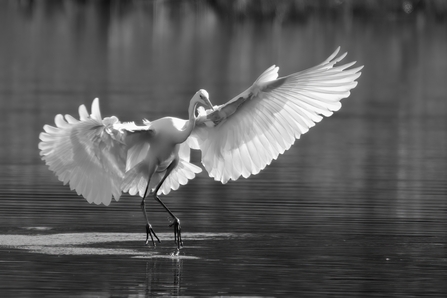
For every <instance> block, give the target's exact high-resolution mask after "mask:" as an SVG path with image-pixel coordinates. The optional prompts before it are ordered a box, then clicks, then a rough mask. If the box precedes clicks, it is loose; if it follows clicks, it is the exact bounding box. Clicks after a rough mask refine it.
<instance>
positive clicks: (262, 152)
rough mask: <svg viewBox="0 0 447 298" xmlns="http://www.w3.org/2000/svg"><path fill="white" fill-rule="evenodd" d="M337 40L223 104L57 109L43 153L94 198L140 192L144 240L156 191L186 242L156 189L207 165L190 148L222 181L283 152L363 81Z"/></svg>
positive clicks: (203, 99)
mask: <svg viewBox="0 0 447 298" xmlns="http://www.w3.org/2000/svg"><path fill="white" fill-rule="evenodd" d="M339 49H340V48H337V50H336V51H335V52H334V53H333V54H332V55H331V56H330V57H328V58H327V59H326V60H325V61H323V62H322V63H321V64H319V65H317V66H315V67H312V68H309V69H307V70H304V71H301V72H297V73H294V74H291V75H288V76H285V77H280V78H278V69H279V68H278V67H276V66H272V67H270V68H268V69H267V70H266V71H265V72H263V73H262V74H261V76H260V77H259V78H258V79H257V80H256V81H255V82H254V83H253V85H252V86H251V87H250V88H248V89H247V90H245V91H244V92H242V93H241V94H239V95H238V96H236V97H234V98H233V99H231V100H230V101H228V102H227V103H225V104H223V105H220V106H214V107H213V106H212V104H211V102H210V100H209V97H208V93H207V92H206V91H205V90H199V91H198V92H197V93H196V94H195V95H194V96H193V97H192V99H191V101H190V104H189V108H188V114H189V119H188V120H183V119H178V118H173V117H164V118H161V119H158V120H155V121H152V122H150V121H148V120H144V121H143V125H136V124H135V123H134V122H127V123H122V122H120V121H119V120H118V118H117V117H115V116H112V117H106V118H102V116H101V113H100V109H99V100H98V99H95V100H94V101H93V103H92V111H91V114H88V111H87V109H86V107H85V106H84V105H81V106H80V107H79V117H80V120H77V119H75V118H73V117H72V116H70V115H65V117H63V116H62V115H57V116H56V118H55V123H56V127H54V126H50V125H45V126H44V131H45V132H42V133H41V134H40V140H41V142H40V143H39V149H40V155H41V156H42V159H43V160H44V161H45V163H46V164H47V165H48V167H49V168H50V170H52V171H53V172H54V173H55V174H56V176H57V177H58V178H59V180H61V181H62V182H64V184H67V183H68V184H69V185H70V188H71V189H74V190H76V192H77V193H78V194H79V195H82V196H83V197H85V198H86V199H87V201H88V202H89V203H92V202H94V203H96V204H101V203H102V204H104V205H109V204H110V202H111V200H112V197H113V198H114V199H115V200H119V198H120V196H121V193H122V192H128V193H129V194H131V195H136V194H138V195H140V196H141V197H143V199H142V209H143V213H144V216H145V219H146V232H147V237H146V243H148V241H149V236H150V237H151V240H152V242H153V243H154V244H155V242H154V238H153V237H155V238H156V239H157V240H158V241H159V239H158V237H157V235H156V234H155V232H154V231H153V229H152V226H151V225H150V223H149V220H148V217H147V214H146V210H145V198H146V196H147V194H148V192H150V191H152V192H153V196H154V198H155V199H156V200H157V201H158V202H159V203H160V204H162V206H163V207H164V208H165V209H166V210H167V211H168V212H169V214H170V215H171V216H172V218H173V224H172V225H173V226H174V239H175V241H176V243H177V245H178V247H180V246H181V245H182V239H181V229H180V220H179V219H178V218H177V217H176V216H174V214H172V212H171V211H170V210H169V209H168V208H167V207H166V206H165V205H164V203H163V202H162V201H161V200H160V199H159V197H158V195H159V194H161V193H163V194H168V193H169V192H170V190H176V189H178V188H179V186H180V185H184V184H186V183H187V182H188V180H190V179H193V178H194V177H195V175H196V174H197V173H200V172H201V169H200V168H199V167H197V166H196V165H194V164H191V163H190V149H191V148H192V149H198V150H201V152H202V164H203V165H204V167H205V169H206V170H207V172H208V174H209V175H210V177H213V178H214V179H215V180H217V181H221V182H222V183H226V182H228V181H229V180H230V179H231V180H236V179H238V178H239V177H240V176H242V177H244V178H247V177H248V176H250V175H255V174H257V173H259V172H260V171H261V170H262V169H264V168H265V167H266V166H267V165H269V164H270V163H271V161H272V160H273V159H276V158H277V157H278V156H279V154H282V153H284V151H285V150H287V149H289V148H290V146H291V145H292V144H293V143H294V142H295V140H296V139H298V138H300V136H301V135H302V134H304V133H306V132H307V131H308V130H309V128H311V127H312V126H314V125H315V123H316V122H319V121H321V119H322V118H323V117H322V116H326V117H329V116H331V115H332V113H333V112H334V111H337V110H339V109H340V107H341V103H340V100H341V99H342V98H346V97H348V96H349V95H350V90H351V89H352V88H354V87H355V86H356V85H357V82H356V79H357V78H358V77H359V76H360V74H361V73H360V70H361V69H362V68H363V66H360V67H356V68H350V67H351V66H352V65H354V63H355V62H352V63H347V64H344V65H340V66H336V63H338V62H340V61H341V60H342V59H343V58H344V57H345V56H346V53H345V54H343V55H341V56H339V57H337V58H336V56H337V54H338V51H339Z"/></svg>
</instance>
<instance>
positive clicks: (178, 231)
mask: <svg viewBox="0 0 447 298" xmlns="http://www.w3.org/2000/svg"><path fill="white" fill-rule="evenodd" d="M154 199H155V200H157V202H159V203H160V205H162V206H163V208H165V210H166V211H168V213H169V215H171V216H172V218H173V219H174V222H173V223H172V224H170V225H169V226H170V227H172V226H174V241H175V243H177V248H178V249H180V247H182V246H183V241H182V228H181V226H180V219H178V217H177V216H175V215H174V213H172V212H171V210H169V208H168V207H166V205H165V204H164V203H163V202H162V201H161V200H160V198H159V197H158V196H157V193H156V192H155V194H154Z"/></svg>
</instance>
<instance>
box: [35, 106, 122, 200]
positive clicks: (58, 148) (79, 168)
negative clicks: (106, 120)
mask: <svg viewBox="0 0 447 298" xmlns="http://www.w3.org/2000/svg"><path fill="white" fill-rule="evenodd" d="M92 111H93V113H92V117H90V116H89V114H88V112H87V109H86V107H85V106H84V105H82V106H81V107H80V108H79V116H80V119H81V121H79V120H77V119H75V118H74V117H72V116H70V115H66V116H65V118H64V117H63V116H62V115H60V114H59V115H57V116H56V117H55V124H56V127H53V126H50V125H45V126H44V132H42V133H41V134H40V136H39V137H40V140H41V142H40V143H39V149H40V155H41V157H42V159H43V160H44V161H45V163H46V164H47V165H48V167H49V168H50V170H52V171H53V172H55V174H56V176H57V177H58V178H59V180H60V181H62V182H63V183H64V184H67V183H69V184H70V188H71V189H72V190H76V192H77V194H78V195H82V196H84V197H85V198H86V199H87V201H88V202H89V203H92V202H94V203H96V204H100V203H103V204H105V205H108V204H109V203H110V201H111V199H112V197H113V198H114V199H115V200H118V199H119V198H120V196H121V189H120V184H121V179H122V177H123V175H124V166H125V148H124V146H123V144H121V143H119V142H117V141H116V140H114V139H113V138H112V136H110V135H109V134H108V133H106V132H105V129H106V126H104V125H103V123H102V119H101V118H100V115H101V114H100V111H99V102H98V99H95V100H94V101H93V104H92Z"/></svg>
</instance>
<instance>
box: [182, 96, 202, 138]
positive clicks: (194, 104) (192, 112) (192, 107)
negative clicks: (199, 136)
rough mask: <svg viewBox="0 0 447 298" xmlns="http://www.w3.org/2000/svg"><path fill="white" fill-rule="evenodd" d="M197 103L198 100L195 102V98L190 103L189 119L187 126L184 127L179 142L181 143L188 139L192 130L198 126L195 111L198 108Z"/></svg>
mask: <svg viewBox="0 0 447 298" xmlns="http://www.w3.org/2000/svg"><path fill="white" fill-rule="evenodd" d="M197 105H198V102H195V101H193V100H192V101H191V102H190V103H189V108H188V114H189V117H188V118H189V119H188V121H186V123H185V126H184V127H183V129H182V135H181V137H180V139H181V142H179V143H183V142H184V141H186V139H187V138H188V137H189V135H190V134H191V133H192V130H193V129H194V127H195V126H196V115H195V111H196V109H197Z"/></svg>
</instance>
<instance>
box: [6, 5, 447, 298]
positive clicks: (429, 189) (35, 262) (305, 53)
mask: <svg viewBox="0 0 447 298" xmlns="http://www.w3.org/2000/svg"><path fill="white" fill-rule="evenodd" d="M8 3H9V4H8V5H5V4H2V5H3V7H2V8H3V9H1V10H0V22H1V24H0V39H1V40H2V46H0V110H1V112H2V117H1V120H0V131H1V136H2V137H1V146H0V164H1V167H2V171H1V173H0V293H1V294H2V295H1V296H2V297H3V296H4V297H17V296H23V297H34V296H37V295H44V296H54V297H60V296H67V295H70V296H73V297H76V296H80V297H109V296H131V297H132V296H151V295H155V296H161V295H173V296H176V295H179V296H181V295H242V296H243V295H256V296H282V295H284V296H286V295H287V294H288V295H290V294H291V293H294V294H296V295H302V296H304V297H322V296H325V295H333V296H340V297H347V296H354V297H365V296H378V297H384V296H395V297H410V296H418V295H420V296H429V295H432V296H443V295H445V294H446V293H447V287H446V286H445V281H444V280H445V277H446V275H447V274H446V273H447V250H446V245H447V185H446V181H447V172H446V169H447V98H446V94H447V85H446V84H445V82H446V78H447V59H445V58H446V56H445V53H447V29H446V28H447V27H446V26H445V22H444V23H443V22H437V21H434V20H432V19H430V18H427V17H425V16H423V15H411V16H408V17H405V18H399V19H393V18H381V19H378V20H376V19H361V18H352V19H347V18H341V17H334V18H324V17H319V16H315V17H312V18H308V19H306V20H303V21H300V22H290V21H288V22H284V23H281V22H277V21H272V22H271V21H260V20H256V21H254V20H234V19H232V18H228V17H225V16H222V15H219V14H218V13H216V11H215V10H213V9H212V8H211V7H208V6H197V7H196V6H192V7H191V6H188V5H186V6H184V7H183V8H182V9H173V8H172V5H165V4H163V3H164V2H155V3H158V4H156V5H153V6H149V9H148V7H147V6H144V7H143V8H138V7H131V8H128V10H125V11H123V10H119V9H118V8H116V7H115V8H113V7H112V9H111V10H110V11H107V12H105V11H104V10H102V8H103V7H100V6H98V5H92V4H89V5H88V4H86V5H84V6H79V5H73V6H70V5H68V4H67V3H71V2H64V3H65V4H64V5H38V4H35V5H31V6H29V7H28V6H26V5H25V6H16V5H11V3H12V2H8ZM67 5H68V6H67ZM30 7H31V8H32V9H31V8H30ZM338 45H341V46H342V50H345V51H348V52H349V54H348V58H347V59H348V60H357V61H358V63H359V64H360V65H365V69H364V71H363V74H362V76H361V77H360V79H359V85H358V87H357V88H356V89H355V90H353V92H352V94H351V97H350V98H349V99H346V100H344V101H343V104H344V106H343V108H342V109H341V111H339V112H338V113H336V114H334V115H333V116H332V117H331V118H329V119H325V120H323V121H322V123H320V124H318V125H317V126H316V127H315V128H312V129H311V131H310V132H309V133H308V134H306V135H303V136H302V138H301V139H300V140H299V141H297V142H296V144H295V145H294V146H293V147H292V148H291V149H290V150H289V151H287V152H286V154H284V155H282V156H280V158H279V159H278V160H277V161H274V162H273V163H272V164H271V165H270V166H269V167H267V168H266V169H265V170H264V171H263V172H262V173H260V174H259V175H257V176H253V177H250V178H249V179H247V180H245V179H241V180H238V181H236V182H230V183H228V184H227V185H221V184H220V183H218V182H215V181H213V180H212V179H210V178H209V177H207V175H206V173H202V174H200V175H199V176H198V177H197V178H196V179H194V180H193V181H191V182H190V183H189V184H188V185H186V186H183V187H182V188H180V189H179V190H178V191H176V192H173V193H171V194H169V196H166V197H164V198H163V200H164V201H165V202H166V204H167V205H168V206H169V207H170V208H171V209H172V210H173V211H174V213H175V214H176V215H177V216H178V217H179V218H180V219H181V220H182V227H183V231H184V237H183V238H184V242H185V248H184V249H182V250H181V252H180V254H179V255H175V252H176V251H175V245H174V243H173V235H172V231H171V229H170V228H168V225H169V220H168V217H167V214H165V212H164V211H163V210H162V209H161V208H160V207H159V206H158V205H157V204H156V203H155V202H149V209H148V210H149V214H150V217H151V223H152V225H153V226H154V229H155V231H157V233H158V234H159V235H160V237H161V240H162V243H161V244H159V245H158V246H157V248H155V249H154V248H152V247H147V246H144V239H145V233H144V231H145V229H144V223H143V222H144V220H143V216H142V214H141V210H140V206H139V203H140V199H139V198H133V197H130V196H128V195H124V196H123V197H122V199H121V200H120V201H119V202H114V203H112V204H111V206H109V207H104V206H96V205H89V204H88V203H87V202H86V201H85V200H84V199H83V198H81V197H78V196H76V194H75V193H73V192H71V191H70V190H69V188H68V187H67V186H63V185H61V183H60V182H59V181H58V180H57V179H56V178H55V177H54V175H53V174H52V173H51V172H50V171H48V169H47V168H46V166H45V165H44V164H43V162H42V161H41V160H40V158H39V155H38V150H37V143H38V134H39V132H40V131H41V130H42V126H43V125H44V124H46V123H52V122H53V119H54V115H56V114H57V113H70V114H72V115H75V114H76V113H77V107H78V106H79V105H80V104H81V103H85V104H90V102H91V100H92V99H93V98H95V97H99V98H100V100H101V108H102V112H103V115H105V116H107V115H112V114H113V115H116V116H118V117H119V118H120V119H121V120H133V119H141V118H148V119H156V118H158V117H161V116H164V115H172V116H178V117H183V118H186V117H187V105H188V102H189V99H190V97H191V96H192V95H193V94H194V92H195V91H196V90H198V89H200V88H205V89H207V90H208V91H209V93H210V97H211V100H212V101H213V103H215V104H219V103H222V102H224V101H226V100H228V99H230V98H231V97H232V96H233V95H236V94H238V92H240V91H242V90H243V89H244V88H246V87H248V86H249V85H250V84H251V83H252V82H253V80H254V79H255V78H256V77H257V75H259V74H260V73H261V72H262V71H263V70H264V69H265V68H267V67H268V66H270V65H271V64H278V65H279V66H280V67H281V70H280V74H289V73H291V72H293V71H297V70H301V69H303V68H305V67H309V66H312V65H314V64H316V63H319V62H321V61H322V60H323V59H325V58H326V57H327V56H328V55H329V54H330V53H331V52H332V51H333V50H334V49H335V48H336V47H337V46H338ZM194 160H195V161H198V160H199V156H198V155H197V154H195V155H194ZM173 253H174V255H172V254H173Z"/></svg>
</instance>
